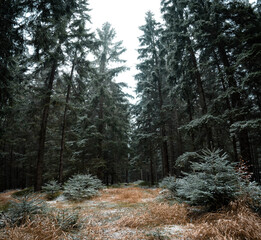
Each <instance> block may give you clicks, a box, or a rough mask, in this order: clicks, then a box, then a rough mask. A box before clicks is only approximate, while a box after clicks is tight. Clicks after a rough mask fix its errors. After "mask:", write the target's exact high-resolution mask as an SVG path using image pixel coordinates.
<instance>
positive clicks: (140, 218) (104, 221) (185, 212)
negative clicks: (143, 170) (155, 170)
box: [0, 186, 261, 240]
mask: <svg viewBox="0 0 261 240" xmlns="http://www.w3.org/2000/svg"><path fill="white" fill-rule="evenodd" d="M11 193H12V192H11ZM2 198H4V199H5V201H6V199H7V198H10V196H8V194H7V193H5V194H0V202H1V199H2ZM47 205H48V207H49V209H51V211H50V213H49V214H47V215H46V216H43V215H36V216H35V217H34V218H33V219H31V220H29V219H28V220H27V221H26V222H25V223H24V224H22V225H20V226H17V227H11V226H6V227H5V228H2V229H1V230H0V240H7V239H12V240H22V239H28V240H30V239H33V240H36V239H41V240H42V239H45V240H55V239H57V240H59V239H60V240H75V239H77V240H78V239H79V240H81V239H86V240H117V239H119V240H124V239H130V240H135V239H136V240H138V239H139V240H143V239H144V240H152V239H158V240H167V239H173V240H175V239H179V240H181V239H190V240H192V239H193V240H194V239H201V240H209V239H213V240H221V239H223V240H224V239H231V240H234V239H242V240H243V239H252V240H258V239H261V238H260V237H261V235H260V234H261V219H260V217H259V216H258V215H256V214H254V213H253V212H251V210H250V209H248V208H247V207H245V205H244V204H240V202H235V203H232V204H231V205H230V207H229V208H228V209H224V210H222V211H220V212H216V213H201V214H202V216H201V217H197V216H195V212H194V213H193V212H192V208H190V207H189V206H186V205H184V204H180V203H177V202H176V201H174V200H171V201H170V200H166V199H165V198H164V196H163V194H162V192H161V189H159V188H154V189H152V188H139V187H135V186H128V187H120V188H107V189H103V190H101V191H100V194H99V196H97V197H95V198H92V199H90V200H85V201H82V202H70V201H67V200H65V199H64V198H63V197H58V198H57V199H56V200H54V201H47ZM194 210H195V209H194ZM57 215H59V217H57ZM76 216H77V217H76Z"/></svg>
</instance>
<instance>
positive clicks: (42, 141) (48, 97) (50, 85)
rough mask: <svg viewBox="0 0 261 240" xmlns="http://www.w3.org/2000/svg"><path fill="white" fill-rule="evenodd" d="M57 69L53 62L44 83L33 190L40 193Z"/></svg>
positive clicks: (55, 62)
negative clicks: (44, 90) (50, 107)
mask: <svg viewBox="0 0 261 240" xmlns="http://www.w3.org/2000/svg"><path fill="white" fill-rule="evenodd" d="M56 69H57V60H56V59H54V60H53V64H52V68H51V72H50V74H49V76H48V79H47V81H46V83H47V86H46V92H45V96H44V100H43V106H44V108H43V114H42V121H41V129H40V133H39V146H38V156H37V166H36V181H35V186H34V190H35V191H40V190H41V188H42V184H43V167H44V148H45V137H46V128H47V121H48V115H49V106H50V101H51V95H52V89H53V82H54V77H55V72H56Z"/></svg>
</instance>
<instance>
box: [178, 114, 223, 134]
mask: <svg viewBox="0 0 261 240" xmlns="http://www.w3.org/2000/svg"><path fill="white" fill-rule="evenodd" d="M223 123H224V120H222V119H221V118H219V117H215V116H213V115H211V114H206V115H203V116H202V117H200V118H197V119H195V120H192V121H191V122H189V123H188V124H187V125H184V126H182V127H180V130H184V131H186V132H190V131H192V130H194V129H201V128H204V127H206V126H208V127H211V126H216V125H221V124H223Z"/></svg>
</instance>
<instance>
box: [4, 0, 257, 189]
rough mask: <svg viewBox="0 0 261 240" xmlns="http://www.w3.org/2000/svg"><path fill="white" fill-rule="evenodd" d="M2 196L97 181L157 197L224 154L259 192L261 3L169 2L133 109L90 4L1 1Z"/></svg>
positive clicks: (150, 18) (152, 35) (110, 33)
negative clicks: (159, 189) (149, 188)
mask: <svg viewBox="0 0 261 240" xmlns="http://www.w3.org/2000/svg"><path fill="white" fill-rule="evenodd" d="M0 11H1V14H0V16H1V30H0V34H1V36H0V41H1V44H0V48H1V52H0V53H1V55H0V64H1V68H0V74H1V88H0V101H1V105H0V149H1V152H0V164H1V173H0V179H1V180H0V191H3V190H6V189H14V188H25V187H31V186H34V189H35V190H36V191H39V190H40V189H41V187H42V186H43V184H44V183H47V182H48V181H50V180H53V179H56V180H57V181H59V182H60V183H63V182H64V181H66V180H68V179H69V178H70V177H71V176H72V175H74V174H84V173H91V174H93V175H96V176H98V178H99V179H101V180H102V181H103V183H105V184H106V185H109V184H114V183H119V182H132V181H135V180H139V179H140V180H144V181H146V182H148V184H150V185H154V184H155V183H157V182H159V181H160V180H161V179H162V178H164V177H166V176H169V175H171V176H176V177H179V176H180V175H182V172H183V171H189V168H190V167H189V162H191V161H193V159H194V160H195V159H196V158H197V157H196V155H197V154H198V153H199V152H200V151H201V150H202V149H203V150H204V149H206V148H208V149H212V150H213V149H220V150H221V151H223V152H225V153H227V154H228V156H229V160H230V161H231V162H235V163H238V164H239V165H240V164H241V165H242V164H245V165H246V168H247V169H248V170H247V171H249V172H250V173H251V174H252V176H251V179H252V180H255V181H256V182H260V167H259V165H260V161H261V147H260V142H261V141H260V140H261V115H260V113H261V99H260V97H261V95H260V91H261V87H260V86H261V81H260V76H261V72H260V63H261V55H260V54H261V48H260V47H261V45H260V44H261V43H260V39H261V36H260V34H261V31H260V30H261V23H260V22H261V21H260V1H257V3H255V4H252V5H251V4H249V3H248V1H193V2H191V1H178V0H176V1H174V0H173V1H162V2H161V12H162V17H163V20H164V22H163V23H159V22H157V21H156V20H155V18H154V15H153V13H151V12H147V13H146V16H144V17H145V20H146V23H145V25H143V26H140V30H141V31H142V35H141V36H140V37H139V42H140V47H139V49H138V53H139V57H138V59H137V66H136V67H137V69H138V71H139V73H138V74H137V75H136V76H135V79H136V82H137V88H136V93H137V96H138V101H137V102H136V104H134V105H133V104H132V105H131V104H130V103H129V96H128V94H126V93H125V92H124V91H123V88H124V87H126V84H124V83H119V82H116V81H115V77H116V76H118V74H120V73H121V72H122V71H127V70H128V68H127V67H126V66H125V61H124V60H123V59H121V55H122V53H124V52H125V51H126V49H125V48H124V43H122V42H121V41H116V40H115V35H116V32H115V30H114V28H113V26H111V25H110V23H104V25H103V26H102V27H101V28H100V29H97V32H92V31H91V30H90V26H91V19H90V9H89V8H88V1H80V0H70V1H63V0H61V1H59V0H57V1H47V0H41V1H27V0H23V1H7V0H6V1H1V6H0Z"/></svg>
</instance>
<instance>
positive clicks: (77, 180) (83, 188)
mask: <svg viewBox="0 0 261 240" xmlns="http://www.w3.org/2000/svg"><path fill="white" fill-rule="evenodd" d="M101 188H103V184H102V182H101V180H99V179H98V178H96V177H94V176H92V175H90V174H86V175H80V174H78V175H74V176H73V177H72V178H70V179H69V180H68V181H67V182H66V183H65V185H64V192H63V193H64V195H65V197H67V198H68V199H69V200H74V201H79V200H83V199H89V198H91V197H92V196H95V195H97V194H98V190H99V189H101Z"/></svg>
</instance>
